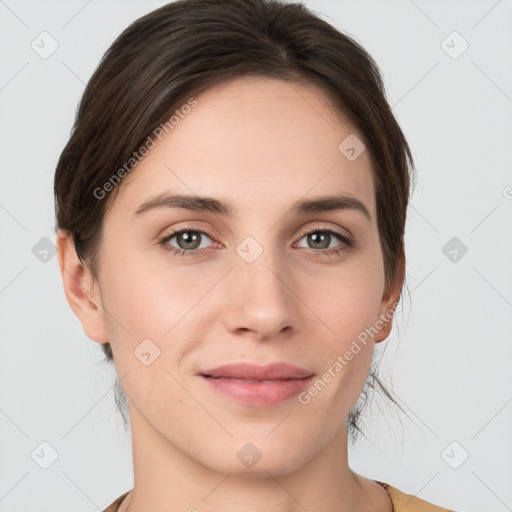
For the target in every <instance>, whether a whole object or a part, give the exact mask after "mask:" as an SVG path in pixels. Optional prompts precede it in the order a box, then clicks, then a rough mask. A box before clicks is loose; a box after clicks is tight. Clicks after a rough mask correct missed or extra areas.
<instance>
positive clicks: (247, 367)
mask: <svg viewBox="0 0 512 512" xmlns="http://www.w3.org/2000/svg"><path fill="white" fill-rule="evenodd" d="M200 375H203V376H204V377H214V378H227V379H243V380H244V381H246V382H248V381H254V382H262V381H276V380H288V379H305V378H307V377H310V376H311V375H313V372H310V371H308V370H306V369H304V368H301V367H299V366H294V365H290V364H288V363H272V364H268V365H265V366H258V365H255V364H252V363H236V364H227V365H223V366H218V367H216V368H211V369H209V370H204V371H201V372H200Z"/></svg>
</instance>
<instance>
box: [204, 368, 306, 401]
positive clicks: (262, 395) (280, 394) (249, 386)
mask: <svg viewBox="0 0 512 512" xmlns="http://www.w3.org/2000/svg"><path fill="white" fill-rule="evenodd" d="M201 377H202V378H203V379H204V380H206V381H207V382H208V384H209V385H210V386H212V387H213V388H214V389H216V390H217V391H219V392H221V393H223V394H224V395H227V396H229V397H230V398H233V399H234V400H236V401H237V402H240V403H242V404H244V405H250V406H253V407H270V406H273V405H278V404H280V403H282V402H285V401H286V400H289V399H290V398H292V397H293V396H296V395H297V394H299V393H300V392H301V391H302V390H304V389H305V388H306V387H308V386H309V384H310V382H311V381H312V380H313V377H314V375H312V376H311V377H306V378H304V379H288V380H278V381H274V382H248V381H244V380H242V379H230V378H224V377H219V378H214V377H205V376H203V375H201Z"/></svg>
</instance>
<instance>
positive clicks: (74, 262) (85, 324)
mask: <svg viewBox="0 0 512 512" xmlns="http://www.w3.org/2000/svg"><path fill="white" fill-rule="evenodd" d="M56 245H57V256H58V262H59V268H60V273H61V276H62V283H63V286H64V293H65V295H66V299H67V300H68V303H69V305H70V306H71V309H72V310H73V311H74V313H75V314H76V316H77V317H78V319H79V320H80V323H81V324H82V328H83V330H84V332H85V334H86V335H87V337H88V338H90V339H91V340H93V341H96V342H97V343H107V342H108V341H109V339H108V334H107V331H106V328H105V321H104V310H103V305H102V303H101V296H100V294H99V293H97V291H96V289H95V288H96V287H95V282H94V279H93V278H92V275H91V272H90V270H89V269H88V268H87V267H86V266H84V265H83V264H82V263H81V262H80V260H79V259H78V256H77V253H76V250H75V246H74V243H73V238H72V236H71V234H69V233H68V232H66V231H64V230H61V229H59V230H58V231H57V240H56Z"/></svg>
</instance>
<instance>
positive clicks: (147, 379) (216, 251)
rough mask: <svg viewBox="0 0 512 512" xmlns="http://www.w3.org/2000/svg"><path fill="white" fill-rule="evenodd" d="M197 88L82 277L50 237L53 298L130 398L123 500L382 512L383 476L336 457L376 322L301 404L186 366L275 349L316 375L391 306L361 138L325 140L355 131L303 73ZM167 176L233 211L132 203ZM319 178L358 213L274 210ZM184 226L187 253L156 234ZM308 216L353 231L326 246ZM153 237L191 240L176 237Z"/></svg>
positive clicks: (323, 190) (172, 185)
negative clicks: (347, 151) (58, 280)
mask: <svg viewBox="0 0 512 512" xmlns="http://www.w3.org/2000/svg"><path fill="white" fill-rule="evenodd" d="M196 100H197V101H198V104H197V106H195V107H194V108H193V109H192V110H191V112H190V113H189V114H188V115H187V116H185V117H184V118H183V119H181V120H180V122H179V124H178V125H176V126H175V127H174V129H173V130H172V131H171V132H170V133H169V134H168V135H166V136H165V137H164V138H162V140H161V141H160V142H159V143H158V145H157V146H156V147H155V148H154V149H152V150H151V151H150V152H149V154H148V155H147V156H146V157H145V158H144V159H143V160H142V161H141V162H140V164H139V165H138V166H137V167H136V168H135V169H134V170H132V171H131V173H130V174H129V175H128V176H127V177H126V178H124V180H123V182H122V184H121V185H120V189H119V194H118V196H117V198H116V199H115V202H114V203H113V204H112V207H111V208H110V209H109V210H108V212H107V214H106V216H105V218H104V235H103V239H102V242H101V247H100V253H99V256H100V258H99V261H100V268H99V276H98V280H97V281H95V280H94V279H93V278H92V276H91V274H90V272H89V270H88V267H87V266H84V267H82V266H81V265H80V263H79V262H78V259H77V257H76V253H75V251H74V248H73V244H72V241H71V239H70V238H69V236H67V234H66V233H65V232H62V231H59V232H58V236H57V247H58V258H59V265H60V269H61V273H62V278H63V284H64V289H65V293H66V297H67V299H68V301H69V303H70V305H71V307H72V309H73V311H74V312H75V313H76V315H77V316H78V318H79V319H80V322H81V324H82V326H83V329H84V331H85V333H86V335H87V336H88V337H89V338H91V339H92V340H94V341H96V342H98V343H105V342H107V341H109V342H110V344H111V346H112V350H113V354H114V361H115V366H116V370H117V373H118V375H119V376H120V377H122V384H123V387H124V390H125V392H126V395H127V397H128V399H129V411H130V421H131V430H132V443H133V461H134V488H133V491H132V492H131V493H130V494H129V495H128V496H127V498H126V499H125V500H124V501H123V503H122V505H121V509H120V510H121V511H122V512H126V511H128V510H129V511H130V512H142V511H143V510H147V506H148V505H149V504H151V508H152V509H153V510H158V509H160V507H162V510H163V509H164V507H165V510H169V511H186V510H189V509H190V507H195V508H196V509H197V510H199V511H213V510H223V511H224V512H232V511H233V512H234V511H236V512H246V511H247V512H249V511H251V512H256V511H261V510H279V511H282V512H292V511H293V512H295V511H299V510H301V511H302V510H304V509H306V510H308V511H309V512H313V511H325V510H336V511H340V512H344V511H346V512H348V511H351V512H354V511H363V510H365V511H366V510H368V511H369V510H372V511H378V512H384V511H391V510H392V506H391V501H390V499H389V496H388V494H387V493H386V491H385V490H384V489H383V488H381V487H380V486H379V485H378V484H376V483H375V482H373V481H372V480H369V479H367V478H364V477H363V476H361V475H358V474H356V473H354V472H353V471H351V469H350V468H349V466H348V458H347V429H346V418H347V416H348V414H349V412H350V410H351V409H352V407H353V406H354V404H355V402H356V400H357V398H358V397H359V395H360V393H361V390H362V389H363V386H364V383H365V380H366V378H367V375H368V372H369V368H370V364H371V359H372V353H373V349H374V347H375V343H379V342H381V341H383V340H385V339H386V338H387V337H388V335H389V332H390V330H391V327H392V322H391V321H390V322H389V323H388V324H387V325H386V327H385V328H382V329H381V330H380V331H379V332H378V334H377V335H375V337H374V338H373V339H372V338H369V341H368V343H367V344H366V345H364V344H360V346H361V350H360V351H359V352H358V354H357V355H355V356H354V357H353V359H352V360H351V361H350V362H349V363H348V364H347V365H346V366H345V367H344V368H343V370H342V371H340V372H338V373H337V374H336V377H335V378H333V379H332V380H331V382H329V383H328V385H326V386H325V388H324V389H323V390H322V391H321V392H320V393H318V395H317V396H315V397H314V398H312V399H311V401H310V402H309V403H308V404H305V405H304V404H301V403H299V402H298V400H297V399H296V397H293V398H292V399H290V400H288V401H285V402H284V403H281V404H279V405H277V406H272V407H250V406H245V405H241V404H239V403H237V402H234V401H233V400H231V399H230V398H228V397H226V396H224V395H222V394H219V393H217V392H215V390H212V389H210V387H209V386H207V384H206V383H205V382H204V380H203V379H202V378H200V377H198V376H197V375H196V373H197V372H198V371H199V370H201V369H203V370H204V369H207V368H211V367H214V366H218V365H220V364H225V363H232V362H241V361H251V362H255V363H257V364H266V363H268V362H276V361H286V362H288V363H291V364H295V365H297V366H300V367H303V368H306V369H308V370H310V371H311V372H314V373H315V374H316V375H317V376H321V375H322V374H323V373H324V372H325V371H326V370H327V369H328V368H329V367H331V366H332V365H333V363H334V362H335V361H336V359H337V357H338V356H339V355H342V354H343V353H344V352H345V351H346V350H347V349H348V348H349V347H350V345H351V343H352V342H353V340H355V339H357V336H358V334H360V333H361V332H363V331H364V330H365V328H369V327H370V326H373V325H375V324H376V322H377V320H378V319H379V318H382V317H380V315H383V314H386V313H387V312H389V311H390V310H392V309H393V307H394V305H395V304H396V301H397V300H398V298H399V293H400V287H401V284H402V282H401V281H400V282H399V284H397V286H396V287H394V288H389V289H386V287H385V279H384V277H385V275H384V264H383V259H382V252H381V247H380V241H379V233H378V229H377V217H376V202H375V189H374V183H373V177H372V169H371V160H370V155H369V152H368V151H364V152H363V153H362V154H361V155H360V156H359V157H358V158H357V159H356V160H355V161H349V160H348V159H347V158H346V157H345V156H344V155H343V154H342V153H341V152H340V151H339V150H338V145H339V144H340V142H341V141H342V140H344V139H345V137H347V136H348V135H349V134H351V133H355V134H357V133H358V132H357V131H356V130H355V129H354V128H353V127H352V126H351V125H350V124H349V123H348V122H343V123H342V122H340V121H339V120H338V119H336V118H335V117H334V115H333V112H334V110H333V106H332V105H330V104H329V103H328V100H327V98H326V96H325V95H324V93H323V92H322V90H321V89H318V88H317V87H316V86H313V85H298V84H293V85H292V84H290V83H287V82H285V81H281V80H277V79H269V78H262V77H244V78H237V79H234V80H230V81H227V82H223V83H221V84H218V85H216V86H215V87H214V88H212V89H210V90H208V91H206V92H204V93H202V94H201V95H199V96H197V98H196ZM359 138H360V139H362V136H361V135H359ZM164 191H170V192H172V193H182V194H191V195H193V194H200V195H207V196H212V197H215V198H217V199H222V200H225V201H227V202H229V203H232V205H233V207H234V208H235V209H236V215H235V216H234V217H232V218H231V217H226V216H222V215H220V214H215V213H212V212H203V211H191V210H185V209H178V208H157V209H153V210H150V211H148V212H146V213H144V214H142V215H139V216H136V215H135V214H134V212H135V210H136V209H137V207H138V206H139V205H141V204H142V203H143V202H144V201H146V200H148V199H150V198H152V197H154V196H156V195H157V194H160V193H162V192H164ZM332 193H338V194H345V195H348V196H351V197H353V198H356V199H358V200H360V201H361V202H362V203H364V205H365V206H366V207H367V209H368V211H369V213H370V215H371V220H369V219H367V218H366V217H365V216H364V215H363V214H362V213H361V212H360V211H358V210H355V209H345V210H336V211H331V212H321V213H307V214H302V215H297V214H286V212H287V211H288V209H289V208H290V206H291V205H292V203H294V202H295V201H296V200H299V199H304V198H312V197H315V196H318V195H324V194H332ZM183 228H189V230H191V229H200V230H204V231H206V232H207V233H208V236H206V237H204V236H203V237H202V238H201V245H200V248H205V250H204V251H203V252H202V254H200V255H196V256H194V255H191V254H189V255H188V256H175V255H173V254H172V253H171V252H168V251H166V250H165V249H164V246H163V245H162V244H159V243H158V242H159V239H160V238H163V237H164V235H166V234H170V233H171V232H172V231H175V230H178V229H183ZM312 228H317V230H320V231H321V230H322V229H324V230H325V229H334V230H337V231H339V232H341V233H343V234H348V235H352V237H353V238H354V240H355V246H354V247H347V246H346V245H345V244H344V243H343V242H342V241H340V240H339V239H337V238H336V237H334V236H333V237H332V238H331V239H330V242H328V244H329V248H333V247H345V250H343V251H341V253H340V254H339V255H325V254H323V255H322V254H321V250H322V249H323V248H324V247H325V246H324V245H321V243H320V242H319V241H318V239H317V240H316V242H315V240H312V241H311V240H309V241H308V237H307V236H305V235H304V234H303V233H304V232H305V231H307V230H309V229H312ZM198 236H201V235H198ZM247 236H251V237H253V238H254V239H255V240H256V241H257V242H258V244H259V245H260V246H261V247H262V249H263V252H262V253H261V255H260V256H259V257H258V258H257V259H256V260H255V261H253V262H252V263H248V262H247V261H246V260H244V259H243V258H242V257H240V256H239V254H238V253H237V252H236V248H237V247H238V246H239V244H240V243H241V242H242V241H244V239H245V238H246V237H247ZM167 245H168V246H169V245H170V246H173V247H174V248H177V249H180V248H181V249H183V248H187V247H190V246H187V245H186V241H184V240H183V239H180V238H179V237H174V238H173V239H172V240H169V241H168V242H167ZM195 247H197V245H196V246H195ZM188 250H189V251H190V249H188ZM251 250H252V249H251ZM196 251H197V249H196ZM319 253H320V254H319ZM196 254H197V252H196ZM145 338H149V339H151V340H152V342H153V343H155V345H157V346H158V348H159V349H160V356H159V357H158V358H156V359H155V360H154V362H152V363H151V364H150V365H148V366H145V365H144V364H142V363H141V361H140V360H139V359H138V358H137V357H135V356H134V353H133V352H134V350H135V349H136V347H137V346H138V345H139V344H140V343H141V341H142V340H144V339H145ZM247 442H251V443H253V444H254V445H256V446H257V448H258V449H259V451H260V452H261V454H262V458H261V459H260V460H259V462H258V463H256V464H255V465H254V466H252V467H250V468H248V467H246V466H245V465H244V464H242V463H241V462H240V460H239V459H238V457H237V452H238V450H240V448H241V447H242V446H244V445H245V444H246V443H247ZM192 510H193V509H190V512H191V511H192Z"/></svg>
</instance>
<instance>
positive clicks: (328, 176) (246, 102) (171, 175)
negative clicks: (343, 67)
mask: <svg viewBox="0 0 512 512" xmlns="http://www.w3.org/2000/svg"><path fill="white" fill-rule="evenodd" d="M194 99H195V100H196V102H197V103H196V104H195V106H194V107H192V108H187V109H183V111H182V112H181V115H175V116H174V117H173V124H172V128H171V129H169V130H168V133H166V132H164V135H163V137H161V140H159V139H158V138H156V137H153V139H154V142H155V145H154V146H155V147H154V148H153V149H151V150H150V151H149V152H148V154H147V155H146V156H145V157H144V158H143V159H142V161H140V163H139V164H138V165H137V166H136V167H135V168H134V169H133V170H132V171H130V173H129V174H128V175H127V176H126V177H125V178H124V179H123V182H122V184H121V187H120V190H119V191H118V192H119V195H118V197H117V198H116V206H115V208H116V209H118V208H122V209H126V208H129V209H131V210H135V209H136V206H137V204H138V203H140V202H141V201H142V200H144V199H147V198H148V197H149V196H151V195H156V194H159V193H162V192H166V191H172V192H175V193H186V194H194V193H195V194H201V195H210V196H215V197H219V198H227V197H228V196H229V198H230V202H233V200H232V199H233V198H234V200H236V199H237V198H238V199H239V200H242V199H244V201H245V202H246V203H247V202H249V203H250V204H251V205H255V202H259V204H260V205H261V201H266V203H267V204H268V203H269V202H271V201H272V200H274V199H275V200H276V201H280V202H283V201H284V202H288V201H289V202H293V201H295V200H296V199H297V198H298V197H303V196H308V195H324V194H328V193H333V192H339V193H345V194H348V195H352V196H354V197H357V198H359V199H361V200H364V201H365V203H366V205H367V207H368V209H369V210H370V212H371V213H372V217H373V216H374V211H375V204H374V188H373V177H372V170H371V161H370V157H369V155H368V151H363V152H362V153H361V154H360V155H359V156H358V157H357V159H355V160H350V159H348V158H347V156H346V154H345V153H344V152H343V151H342V149H344V148H345V146H346V144H345V145H343V144H342V143H343V141H345V140H346V139H347V137H354V136H355V137H358V139H362V136H361V135H360V134H359V133H358V132H357V131H356V130H355V129H354V128H353V126H352V125H351V124H350V123H349V122H348V121H347V120H344V119H343V117H342V116H341V115H340V114H339V112H338V111H337V110H336V108H335V107H334V106H333V105H332V104H331V103H330V101H329V99H328V97H327V96H326V95H325V93H324V92H323V91H322V89H320V88H318V87H317V86H314V85H309V84H308V85H305V84H300V85H299V84H297V83H290V82H286V81H284V80H279V79H274V78H267V77H258V76H254V77H253V76H251V77H238V78H236V79H231V80H227V81H223V82H222V83H220V84H217V85H215V86H214V87H212V88H210V89H208V90H206V91H205V92H203V93H202V94H200V95H198V96H197V97H195V98H194ZM178 110H180V109H179V108H178ZM185 112H186V113H185ZM348 140H352V139H350V138H349V139H348ZM340 144H342V149H340Z"/></svg>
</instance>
